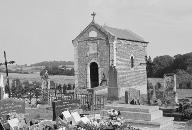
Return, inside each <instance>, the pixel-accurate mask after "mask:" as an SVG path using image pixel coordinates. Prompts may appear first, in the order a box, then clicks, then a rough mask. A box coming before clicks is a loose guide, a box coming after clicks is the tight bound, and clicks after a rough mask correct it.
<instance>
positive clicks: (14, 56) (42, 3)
mask: <svg viewBox="0 0 192 130" xmlns="http://www.w3.org/2000/svg"><path fill="white" fill-rule="evenodd" d="M93 11H94V12H96V16H95V22H96V23H98V24H100V25H104V24H105V25H108V26H111V27H117V28H121V29H129V30H131V31H133V32H135V33H137V34H139V35H140V36H142V37H143V38H144V39H145V41H148V42H149V44H148V48H147V51H148V55H149V56H151V57H152V58H154V57H156V56H160V55H170V56H174V55H176V54H184V53H188V52H192V42H191V37H192V1H191V0H0V62H4V57H3V51H4V50H5V51H6V53H7V60H14V61H15V62H16V64H32V63H36V62H41V61H53V60H58V61H64V60H65V61H73V58H74V49H73V44H72V40H73V39H74V38H75V37H76V36H77V35H78V34H79V33H80V32H81V31H82V30H83V29H84V28H85V27H86V26H87V25H88V24H89V23H90V22H91V21H92V17H91V13H92V12H93Z"/></svg>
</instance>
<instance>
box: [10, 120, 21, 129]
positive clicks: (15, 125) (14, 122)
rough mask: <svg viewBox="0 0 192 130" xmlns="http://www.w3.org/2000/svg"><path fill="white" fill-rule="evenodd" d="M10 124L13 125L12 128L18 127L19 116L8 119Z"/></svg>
mask: <svg viewBox="0 0 192 130" xmlns="http://www.w3.org/2000/svg"><path fill="white" fill-rule="evenodd" d="M8 123H9V125H10V126H11V128H12V129H14V127H17V126H18V124H19V120H18V119H17V118H14V119H11V120H8Z"/></svg>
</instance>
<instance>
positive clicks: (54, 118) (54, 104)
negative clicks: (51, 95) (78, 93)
mask: <svg viewBox="0 0 192 130" xmlns="http://www.w3.org/2000/svg"><path fill="white" fill-rule="evenodd" d="M55 106H56V102H55V101H52V108H53V121H55V120H56V118H57V117H56V110H55Z"/></svg>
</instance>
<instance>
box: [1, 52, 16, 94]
mask: <svg viewBox="0 0 192 130" xmlns="http://www.w3.org/2000/svg"><path fill="white" fill-rule="evenodd" d="M4 58H5V62H4V63H0V66H1V65H5V69H6V76H7V86H8V94H9V97H10V95H11V91H10V87H9V77H8V67H7V64H13V63H15V61H9V62H7V57H6V52H5V51H4Z"/></svg>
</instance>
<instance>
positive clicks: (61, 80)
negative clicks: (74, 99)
mask: <svg viewBox="0 0 192 130" xmlns="http://www.w3.org/2000/svg"><path fill="white" fill-rule="evenodd" d="M3 77H4V79H5V77H6V75H5V74H4V73H3ZM16 78H18V79H20V80H21V81H25V80H28V81H31V82H33V81H37V82H41V77H40V75H39V73H33V74H18V73H9V79H10V81H12V80H13V79H16ZM49 79H50V80H52V81H54V82H55V83H58V84H68V83H70V84H74V76H65V75H54V76H52V75H50V76H49Z"/></svg>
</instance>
